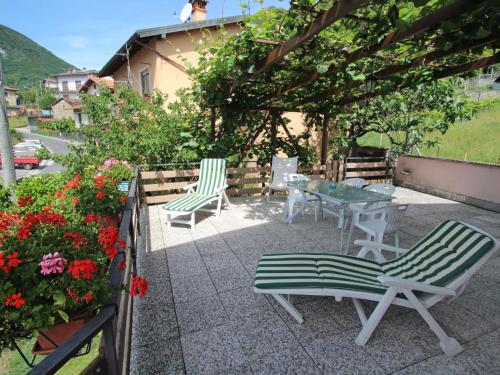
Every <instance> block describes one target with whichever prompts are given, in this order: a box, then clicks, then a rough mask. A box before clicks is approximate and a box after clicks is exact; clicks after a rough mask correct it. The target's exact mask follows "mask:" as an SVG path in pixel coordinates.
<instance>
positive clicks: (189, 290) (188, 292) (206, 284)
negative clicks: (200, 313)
mask: <svg viewBox="0 0 500 375" xmlns="http://www.w3.org/2000/svg"><path fill="white" fill-rule="evenodd" d="M172 290H173V293H174V300H175V303H179V302H183V301H189V300H196V299H198V298H203V297H205V296H209V295H213V294H216V293H217V291H216V289H215V287H214V284H213V283H212V280H211V279H210V276H209V275H208V272H206V271H205V272H203V273H199V274H196V275H188V276H184V277H175V278H172Z"/></svg>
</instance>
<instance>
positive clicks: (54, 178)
mask: <svg viewBox="0 0 500 375" xmlns="http://www.w3.org/2000/svg"><path fill="white" fill-rule="evenodd" d="M64 181H65V177H64V175H62V174H60V173H49V174H40V175H36V176H30V177H25V178H22V179H21V180H19V182H18V183H17V186H16V190H15V193H16V196H17V197H22V196H28V195H29V196H31V197H32V199H33V205H32V208H33V209H34V210H36V211H39V210H41V209H43V208H44V207H46V206H47V205H51V204H52V203H53V201H54V196H55V194H56V191H58V190H61V189H63V188H64Z"/></svg>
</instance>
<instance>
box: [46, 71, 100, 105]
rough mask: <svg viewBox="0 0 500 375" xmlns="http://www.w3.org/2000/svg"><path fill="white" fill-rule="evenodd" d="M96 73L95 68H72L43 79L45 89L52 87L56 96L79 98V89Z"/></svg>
mask: <svg viewBox="0 0 500 375" xmlns="http://www.w3.org/2000/svg"><path fill="white" fill-rule="evenodd" d="M95 73H96V71H95V70H88V69H85V68H84V69H82V70H78V69H73V70H70V71H67V72H64V73H59V74H54V76H53V77H47V78H45V79H44V80H43V85H44V87H45V88H47V89H53V90H54V93H55V95H56V97H57V98H59V99H60V98H66V99H79V98H80V96H79V91H80V89H81V88H82V86H83V84H84V83H85V82H86V81H87V79H88V78H89V77H90V76H91V75H94V74H95Z"/></svg>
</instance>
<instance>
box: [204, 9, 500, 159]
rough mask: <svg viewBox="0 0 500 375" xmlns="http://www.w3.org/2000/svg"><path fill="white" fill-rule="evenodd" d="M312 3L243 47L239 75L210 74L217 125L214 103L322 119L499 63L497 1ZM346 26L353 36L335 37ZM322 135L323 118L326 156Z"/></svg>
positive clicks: (213, 122)
mask: <svg viewBox="0 0 500 375" xmlns="http://www.w3.org/2000/svg"><path fill="white" fill-rule="evenodd" d="M311 3H312V2H311V1H305V0H292V1H291V7H290V10H289V11H288V13H287V14H286V15H285V18H287V17H289V18H292V17H294V18H295V19H297V18H298V19H303V20H304V21H303V22H302V23H301V24H299V25H298V26H296V29H297V30H298V31H297V32H296V33H295V35H293V36H291V37H289V38H288V39H287V40H284V41H280V40H262V39H258V40H255V43H257V44H259V53H260V56H259V55H258V54H257V55H256V54H251V53H250V54H247V55H248V57H247V58H246V59H245V58H243V59H241V60H242V61H240V62H239V63H238V66H240V67H242V68H241V69H240V74H237V73H235V74H233V75H232V77H231V78H227V79H225V80H221V82H212V87H211V88H212V89H214V90H215V91H217V90H218V91H219V92H222V95H221V97H222V98H223V100H218V101H217V100H213V101H212V102H210V100H208V101H207V102H208V103H209V104H208V105H209V106H210V107H212V112H211V113H212V125H213V127H214V128H215V116H216V109H215V108H217V107H219V108H221V107H224V108H234V109H236V108H237V109H238V110H267V111H270V112H271V113H272V112H311V111H312V112H319V113H322V114H324V124H326V123H328V112H329V110H331V108H334V107H338V106H345V105H348V104H352V103H355V102H359V101H363V100H367V99H369V98H374V97H377V96H380V95H385V94H388V93H391V92H394V91H396V90H401V89H404V88H407V87H411V86H413V85H416V84H420V83H425V82H430V81H434V80H438V79H441V78H445V77H450V76H454V75H460V74H464V73H467V72H470V71H472V70H475V69H479V68H482V67H486V66H488V65H491V64H495V63H498V62H500V52H498V50H497V49H498V47H499V46H500V43H499V42H500V26H499V25H500V3H499V1H498V0H474V1H470V0H451V1H447V0H443V1H439V0H427V1H426V0H414V1H403V2H401V1H395V0H394V1H391V0H388V1H376V0H371V1H370V0H336V1H333V2H332V1H324V0H319V1H317V2H316V3H315V4H314V5H310V4H311ZM401 4H403V7H405V8H404V9H402V5H401ZM401 11H404V12H405V14H404V15H400V14H399V12H401ZM340 30H342V31H340ZM349 30H353V32H352V33H351V35H349V37H350V38H347V40H346V38H342V37H340V38H339V40H335V38H336V37H337V36H339V35H341V33H343V35H344V34H349ZM336 33H337V34H336ZM332 47H333V48H332ZM262 51H265V52H266V53H265V56H263V57H262V53H261V52H262ZM310 56H313V57H314V60H312V59H310ZM322 56H324V61H321V58H322ZM301 59H302V60H303V61H305V62H306V63H302V61H301ZM311 61H314V64H315V66H314V65H313V66H311ZM285 131H286V127H285ZM213 134H215V130H213ZM255 136H257V135H255ZM327 137H328V128H327V126H324V127H323V141H322V145H323V146H322V152H321V159H322V161H323V160H324V159H325V158H326V144H327Z"/></svg>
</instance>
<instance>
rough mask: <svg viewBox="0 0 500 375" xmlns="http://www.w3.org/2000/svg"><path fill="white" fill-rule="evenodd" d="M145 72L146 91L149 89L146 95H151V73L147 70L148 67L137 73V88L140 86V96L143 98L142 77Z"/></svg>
mask: <svg viewBox="0 0 500 375" xmlns="http://www.w3.org/2000/svg"><path fill="white" fill-rule="evenodd" d="M145 72H147V73H148V86H149V87H148V89H149V92H148V93H147V95H148V96H149V95H151V71H150V70H149V67H147V68H144V69H142V70H140V71H139V86H140V90H141V95H142V96H144V95H145V94H144V87H143V86H142V75H143V74H144V73H145Z"/></svg>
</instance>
